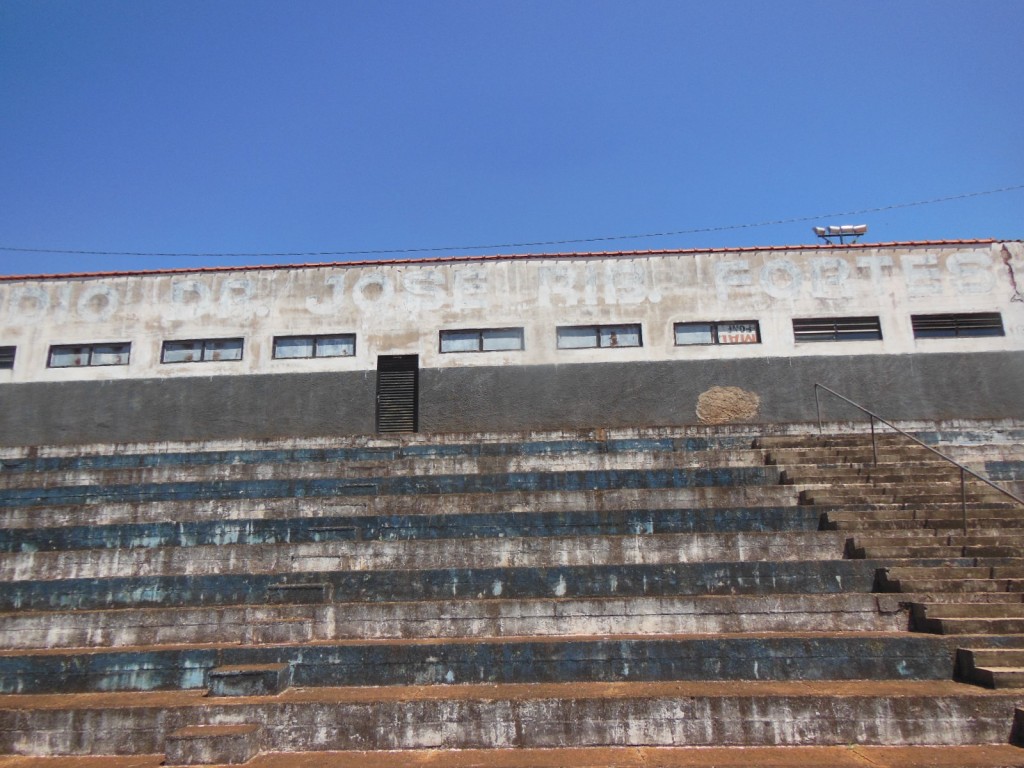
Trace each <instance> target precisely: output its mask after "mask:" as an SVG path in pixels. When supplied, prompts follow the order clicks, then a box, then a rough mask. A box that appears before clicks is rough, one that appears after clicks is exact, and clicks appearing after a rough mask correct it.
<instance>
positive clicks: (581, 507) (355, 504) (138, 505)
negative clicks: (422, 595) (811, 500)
mask: <svg viewBox="0 0 1024 768" xmlns="http://www.w3.org/2000/svg"><path fill="white" fill-rule="evenodd" d="M796 501H797V499H796V494H795V493H793V489H792V488H790V487H788V486H784V485H756V486H751V485H748V486H736V487H717V486H707V487H701V488H612V489H606V490H597V491H594V490H579V491H550V492H549V491H507V492H501V493H498V492H491V493H467V494H448V495H441V494H437V495H418V496H416V495H411V494H410V495H407V496H380V497H377V496H358V497H357V496H351V497H334V498H332V497H319V498H312V499H311V498H305V497H291V498H277V499H207V500H191V501H153V502H118V503H106V504H72V505H63V506H62V505H56V506H43V507H8V508H0V527H7V528H58V527H62V526H81V525H123V524H131V525H136V524H150V523H164V522H166V521H168V520H173V521H177V522H182V523H184V522H190V521H211V520H212V521H227V520H249V519H254V518H265V519H268V520H269V519H284V518H302V517H338V516H374V517H391V516H404V515H460V514H482V515H488V514H504V513H509V512H522V513H530V512H537V511H541V510H542V511H544V512H595V511H596V512H603V511H616V510H637V511H639V512H642V511H647V510H661V509H676V510H684V511H685V510H693V511H694V512H698V511H702V510H703V511H705V512H710V511H712V510H720V509H742V508H768V507H783V508H784V507H793V506H795V505H796Z"/></svg>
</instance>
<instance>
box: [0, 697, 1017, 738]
mask: <svg viewBox="0 0 1024 768" xmlns="http://www.w3.org/2000/svg"><path fill="white" fill-rule="evenodd" d="M12 699H13V700H12ZM1017 700H1018V697H1016V696H1014V695H1013V693H1000V692H998V691H995V692H993V691H984V690H981V689H977V688H972V687H971V686H965V685H963V684H961V683H955V682H952V681H949V680H936V681H927V682H896V681H893V682H888V681H887V682H875V681H864V680H858V681H853V682H849V683H843V682H837V681H831V680H829V681H821V682H813V681H797V682H786V681H779V682H768V683H764V682H751V681H748V682H727V683H712V682H706V681H702V682H693V683H616V684H607V683H593V684H586V683H571V684H541V685H453V686H409V687H395V688H290V689H289V690H287V691H285V692H283V693H281V694H279V695H277V696H265V697H247V698H224V699H218V700H217V705H216V708H215V709H214V710H213V711H212V712H211V716H215V717H217V718H218V719H219V720H220V721H221V722H225V721H228V722H230V721H234V722H238V721H243V722H246V723H258V724H260V725H262V726H263V740H262V749H263V750H264V751H266V752H285V751H286V752H310V751H317V752H320V751H336V750H347V749H358V750H399V749H403V750H404V749H440V748H444V749H494V748H499V749H500V748H513V747H515V748H527V749H529V748H533V749H537V748H564V747H567V746H574V747H607V746H634V747H636V746H648V747H650V746H675V745H678V744H680V743H684V744H687V745H690V746H721V745H722V744H730V745H734V746H755V747H766V746H783V745H785V746H804V745H807V744H808V743H812V744H816V745H820V746H829V745H836V746H838V745H851V744H859V745H877V746H882V745H885V746H912V745H915V744H922V743H924V744H931V745H936V746H938V745H968V744H1003V743H1005V742H1006V739H1007V734H1008V731H1009V718H1010V717H1011V713H1012V712H1013V707H1014V704H1015V703H1016V701H1017ZM201 701H202V699H201V697H198V696H197V694H196V693H194V692H178V691H156V692H153V693H148V694H139V693H131V694H124V693H108V694H89V695H70V694H69V695H65V696H62V697H60V699H59V701H56V700H54V697H52V696H29V695H22V696H17V697H3V698H0V752H2V753H5V754H10V753H11V752H12V751H14V750H13V749H12V747H13V746H14V745H15V744H18V745H31V750H32V751H33V752H34V753H35V754H40V753H44V752H45V753H46V754H54V755H71V754H79V755H86V754H99V755H102V754H117V753H124V752H125V751H127V750H130V751H131V752H133V753H139V754H153V753H157V752H161V751H163V750H164V741H165V739H166V736H167V734H168V731H169V728H168V725H169V724H170V723H180V722H181V721H182V719H183V718H186V717H196V716H197V715H198V714H199V713H200V712H201V710H200V709H197V705H198V704H199V703H200V702H201ZM44 703H45V705H46V706H45V708H44V707H43V706H41V705H43V704H44ZM297 724H298V725H299V727H297ZM313 724H315V727H314V725H313ZM517 724H518V725H517ZM523 724H528V725H529V727H523ZM865 724H871V726H870V727H865ZM174 730H177V728H175V729H174ZM126 734H130V738H128V739H126ZM22 751H25V749H24V746H22Z"/></svg>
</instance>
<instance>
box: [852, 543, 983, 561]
mask: <svg viewBox="0 0 1024 768" xmlns="http://www.w3.org/2000/svg"><path fill="white" fill-rule="evenodd" d="M847 552H848V555H849V556H850V557H854V558H871V559H874V560H909V559H918V558H926V557H930V558H954V557H965V556H966V555H965V554H964V550H963V548H962V547H951V546H944V545H939V544H931V545H928V544H920V545H917V546H899V545H897V546H892V547H887V546H874V547H861V548H859V549H853V550H848V551H847Z"/></svg>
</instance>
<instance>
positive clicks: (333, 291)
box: [306, 273, 345, 315]
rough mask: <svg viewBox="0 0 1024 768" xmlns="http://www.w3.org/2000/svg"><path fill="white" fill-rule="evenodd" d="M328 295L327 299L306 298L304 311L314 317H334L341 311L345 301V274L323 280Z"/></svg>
mask: <svg viewBox="0 0 1024 768" xmlns="http://www.w3.org/2000/svg"><path fill="white" fill-rule="evenodd" d="M324 285H326V286H327V288H328V289H329V293H330V298H329V299H326V300H325V299H322V298H318V297H316V296H307V297H306V309H307V310H309V311H310V312H312V313H313V314H314V315H334V314H337V313H338V312H340V311H341V308H342V305H343V304H344V299H345V274H344V273H341V274H338V275H331V276H330V277H328V278H327V279H326V280H324Z"/></svg>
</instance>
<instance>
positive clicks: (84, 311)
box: [75, 283, 121, 323]
mask: <svg viewBox="0 0 1024 768" xmlns="http://www.w3.org/2000/svg"><path fill="white" fill-rule="evenodd" d="M120 303H121V301H120V297H119V296H118V295H117V291H116V290H115V289H114V288H113V287H112V286H109V285H104V284H103V283H100V284H98V285H90V286H89V287H88V288H86V289H85V290H84V291H82V293H81V294H80V295H79V297H78V302H77V303H76V304H75V308H76V309H77V310H78V316H79V317H80V318H81V319H82V320H85V321H86V322H90V323H95V322H100V321H103V320H109V319H110V316H111V315H113V314H114V312H116V311H117V307H118V305H119V304H120Z"/></svg>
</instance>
